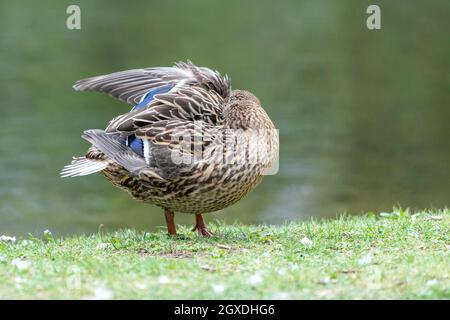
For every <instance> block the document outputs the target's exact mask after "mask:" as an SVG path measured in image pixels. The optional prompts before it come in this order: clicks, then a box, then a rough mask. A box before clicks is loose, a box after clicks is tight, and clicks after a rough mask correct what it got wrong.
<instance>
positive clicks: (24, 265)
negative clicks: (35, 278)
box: [11, 258, 31, 270]
mask: <svg viewBox="0 0 450 320" xmlns="http://www.w3.org/2000/svg"><path fill="white" fill-rule="evenodd" d="M11 264H12V265H13V266H15V267H16V268H17V269H19V270H26V269H28V268H29V267H30V266H31V261H28V260H23V259H19V258H15V259H13V260H12V261H11Z"/></svg>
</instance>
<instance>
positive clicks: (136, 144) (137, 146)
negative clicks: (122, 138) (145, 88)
mask: <svg viewBox="0 0 450 320" xmlns="http://www.w3.org/2000/svg"><path fill="white" fill-rule="evenodd" d="M173 87H174V86H173V85H166V86H161V87H158V88H155V89H152V90H150V91H149V92H147V93H146V94H145V95H144V96H143V97H142V99H141V102H139V103H138V104H137V105H135V106H134V107H133V108H132V109H131V111H135V110H139V109H142V108H145V107H146V106H147V105H148V104H149V103H150V102H151V101H152V100H153V99H154V98H155V95H157V94H161V93H167V92H169V91H170V89H172V88H173ZM126 142H127V146H129V147H130V148H131V150H133V151H134V152H136V153H137V154H139V155H141V156H144V143H143V141H142V139H139V138H137V137H136V136H135V135H134V134H132V135H130V136H128V138H127V141H126Z"/></svg>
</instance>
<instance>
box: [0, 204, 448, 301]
mask: <svg viewBox="0 0 450 320" xmlns="http://www.w3.org/2000/svg"><path fill="white" fill-rule="evenodd" d="M449 222H450V213H449V210H448V209H445V210H434V211H427V212H417V213H415V214H412V213H409V212H408V211H403V210H401V209H395V210H394V212H393V213H391V214H381V215H375V214H366V215H364V216H359V217H347V216H344V217H341V218H338V219H335V220H324V221H321V222H317V221H308V222H301V223H290V224H286V225H283V226H244V225H222V224H214V225H212V226H211V229H212V230H213V231H214V232H215V233H216V234H217V236H216V237H214V238H211V239H203V238H200V237H198V236H197V235H196V234H194V233H192V232H190V231H189V229H187V228H186V227H179V231H180V233H182V234H183V235H184V236H183V237H178V238H171V237H169V236H167V235H166V234H165V233H164V232H163V231H161V232H157V233H143V232H136V231H133V230H124V231H118V232H115V233H108V234H102V233H98V234H94V235H91V236H84V235H83V236H76V237H70V238H65V239H54V238H53V237H52V236H51V235H48V234H47V235H45V236H43V237H41V238H35V237H30V239H28V241H23V240H21V239H18V240H17V241H16V242H15V243H11V242H7V241H3V242H0V298H13V299H16V298H19V299H21V298H40V299H49V298H56V299H72V298H75V299H79V298H83V299H84V298H87V299H88V298H95V297H97V298H117V299H128V298H131V299H141V298H144V299H204V298H206V299H278V298H280V299H317V298H318V299H371V298H374V299H448V298H450V259H449V251H450V234H449V230H450V228H449V227H450V223H449ZM308 239H309V240H308ZM311 241H312V242H311Z"/></svg>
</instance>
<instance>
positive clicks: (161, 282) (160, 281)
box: [158, 276, 170, 284]
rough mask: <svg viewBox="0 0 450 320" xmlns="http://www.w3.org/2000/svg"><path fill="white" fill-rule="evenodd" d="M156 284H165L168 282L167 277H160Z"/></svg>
mask: <svg viewBox="0 0 450 320" xmlns="http://www.w3.org/2000/svg"><path fill="white" fill-rule="evenodd" d="M158 282H159V283H160V284H167V283H169V282H170V279H169V277H167V276H160V277H159V278H158Z"/></svg>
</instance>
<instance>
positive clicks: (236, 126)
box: [62, 61, 278, 236]
mask: <svg viewBox="0 0 450 320" xmlns="http://www.w3.org/2000/svg"><path fill="white" fill-rule="evenodd" d="M74 88H75V89H76V90H80V91H88V90H92V91H100V92H104V93H107V94H109V95H111V96H114V97H116V98H118V99H120V100H122V101H126V102H128V103H130V104H133V105H135V107H134V108H133V109H132V110H131V111H130V112H127V113H125V114H123V115H121V116H118V117H116V118H114V119H113V120H112V121H111V122H110V123H109V125H108V126H107V128H106V129H105V130H87V131H85V133H84V135H83V136H82V137H83V138H84V139H86V140H87V141H89V142H90V143H91V144H92V146H91V147H90V148H89V150H88V152H87V154H86V155H85V156H84V157H79V158H74V160H73V161H72V163H71V164H70V165H67V166H66V167H64V169H63V171H62V175H63V176H82V175H86V174H91V173H94V172H98V171H100V172H101V173H102V174H103V175H105V176H106V177H107V178H108V180H110V181H111V182H112V183H113V184H114V185H116V186H118V187H119V188H121V189H122V190H125V191H127V192H128V193H129V194H131V196H132V197H134V198H135V199H138V200H141V201H144V202H148V203H151V204H155V205H157V206H160V207H161V208H164V209H165V215H166V222H167V226H168V231H169V233H170V234H175V233H176V231H175V226H174V223H173V212H174V211H179V212H186V213H193V214H196V227H195V228H194V229H197V230H198V232H199V234H200V235H202V236H209V235H211V233H210V232H209V231H208V230H207V229H206V227H205V224H204V222H203V219H202V216H201V214H202V213H207V212H212V211H217V210H220V209H223V208H225V207H228V206H230V205H232V204H233V203H235V202H237V201H238V200H240V199H241V198H242V197H244V196H245V195H246V194H247V193H248V192H250V191H251V190H252V189H253V188H254V187H255V186H256V185H257V184H258V183H260V182H261V180H262V178H263V174H264V172H265V170H267V169H268V168H270V167H271V166H272V165H273V163H274V161H275V159H276V156H277V154H278V135H277V132H276V130H275V127H274V125H273V123H272V121H271V120H270V118H269V117H268V115H267V114H266V112H265V111H264V109H263V108H262V107H261V105H260V102H259V100H258V99H257V98H256V97H255V96H254V95H253V94H252V93H250V92H248V91H243V90H231V85H230V81H229V79H228V77H226V76H225V77H222V76H221V75H220V74H219V73H218V72H217V71H212V70H210V69H208V68H204V67H197V66H195V65H193V64H192V63H191V62H190V61H188V62H179V63H177V64H176V65H175V66H174V67H160V68H145V69H135V70H128V71H122V72H117V73H113V74H109V75H104V76H98V77H93V78H88V79H84V80H79V81H78V82H77V83H76V84H75V86H74Z"/></svg>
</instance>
